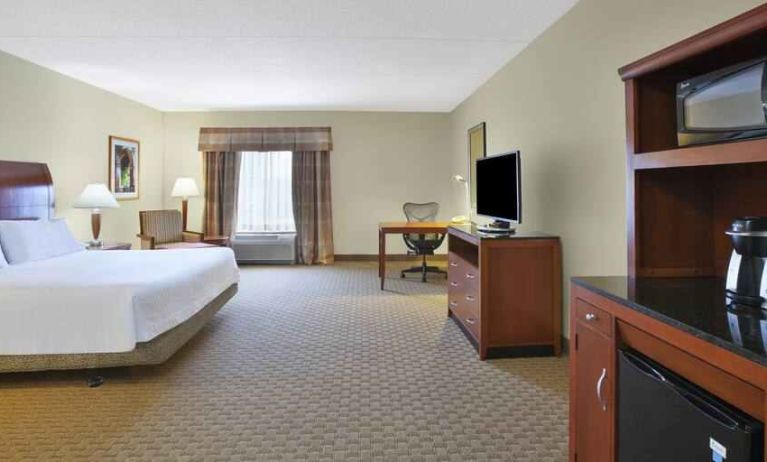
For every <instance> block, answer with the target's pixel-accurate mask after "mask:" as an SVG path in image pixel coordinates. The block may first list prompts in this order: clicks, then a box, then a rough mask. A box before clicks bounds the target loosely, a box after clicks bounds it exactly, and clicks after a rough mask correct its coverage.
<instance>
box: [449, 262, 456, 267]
mask: <svg viewBox="0 0 767 462" xmlns="http://www.w3.org/2000/svg"><path fill="white" fill-rule="evenodd" d="M450 266H453V267H456V266H458V263H456V262H454V261H451V262H450Z"/></svg>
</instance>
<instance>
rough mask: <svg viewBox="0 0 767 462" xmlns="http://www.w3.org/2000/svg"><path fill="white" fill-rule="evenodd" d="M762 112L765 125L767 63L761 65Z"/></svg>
mask: <svg viewBox="0 0 767 462" xmlns="http://www.w3.org/2000/svg"><path fill="white" fill-rule="evenodd" d="M762 112H763V113H764V121H765V123H767V61H765V62H764V63H762Z"/></svg>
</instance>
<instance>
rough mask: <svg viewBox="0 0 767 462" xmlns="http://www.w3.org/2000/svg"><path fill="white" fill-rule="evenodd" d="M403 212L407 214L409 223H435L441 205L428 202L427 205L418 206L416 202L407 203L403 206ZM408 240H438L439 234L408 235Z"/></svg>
mask: <svg viewBox="0 0 767 462" xmlns="http://www.w3.org/2000/svg"><path fill="white" fill-rule="evenodd" d="M402 211H403V212H405V217H407V221H408V222H413V221H434V220H435V219H436V218H437V214H438V213H439V204H438V203H436V202H426V203H425V204H417V203H415V202H405V205H403V206H402ZM407 238H408V239H410V240H411V241H419V240H420V241H423V240H428V241H432V240H437V239H439V235H438V234H408V235H407Z"/></svg>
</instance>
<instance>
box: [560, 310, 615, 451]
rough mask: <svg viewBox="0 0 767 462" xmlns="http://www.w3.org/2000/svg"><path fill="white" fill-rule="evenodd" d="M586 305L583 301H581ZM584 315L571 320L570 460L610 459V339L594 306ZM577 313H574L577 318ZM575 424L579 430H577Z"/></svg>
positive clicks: (611, 378)
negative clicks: (573, 320)
mask: <svg viewBox="0 0 767 462" xmlns="http://www.w3.org/2000/svg"><path fill="white" fill-rule="evenodd" d="M581 305H582V307H583V308H586V304H585V303H581ZM585 315H586V316H587V319H584V320H577V321H575V323H574V327H575V329H574V332H575V335H574V338H575V341H574V342H573V343H574V346H575V348H573V352H572V353H571V368H572V369H571V374H572V380H571V382H570V384H571V387H573V390H572V391H571V403H570V407H571V416H574V418H572V419H571V421H570V437H571V442H572V443H571V444H574V450H573V451H571V454H572V457H571V460H578V461H588V462H610V461H612V460H613V454H612V451H613V444H612V441H613V435H614V428H613V427H614V425H613V423H614V421H615V419H614V407H615V406H614V402H615V399H614V390H615V387H614V384H615V365H614V364H615V362H614V360H613V345H612V339H611V338H610V337H608V336H606V335H605V332H603V329H600V326H601V325H602V324H600V323H599V321H600V319H604V322H605V323H609V322H610V319H608V318H607V317H605V318H600V317H599V315H598V314H597V311H596V310H593V311H586V312H585ZM578 318H579V317H576V319H578ZM576 428H577V429H578V431H576Z"/></svg>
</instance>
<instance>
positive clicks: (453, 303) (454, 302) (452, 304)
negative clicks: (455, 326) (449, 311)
mask: <svg viewBox="0 0 767 462" xmlns="http://www.w3.org/2000/svg"><path fill="white" fill-rule="evenodd" d="M448 305H450V308H455V307H456V306H457V305H458V302H456V301H455V300H453V301H452V302H450V303H448Z"/></svg>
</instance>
